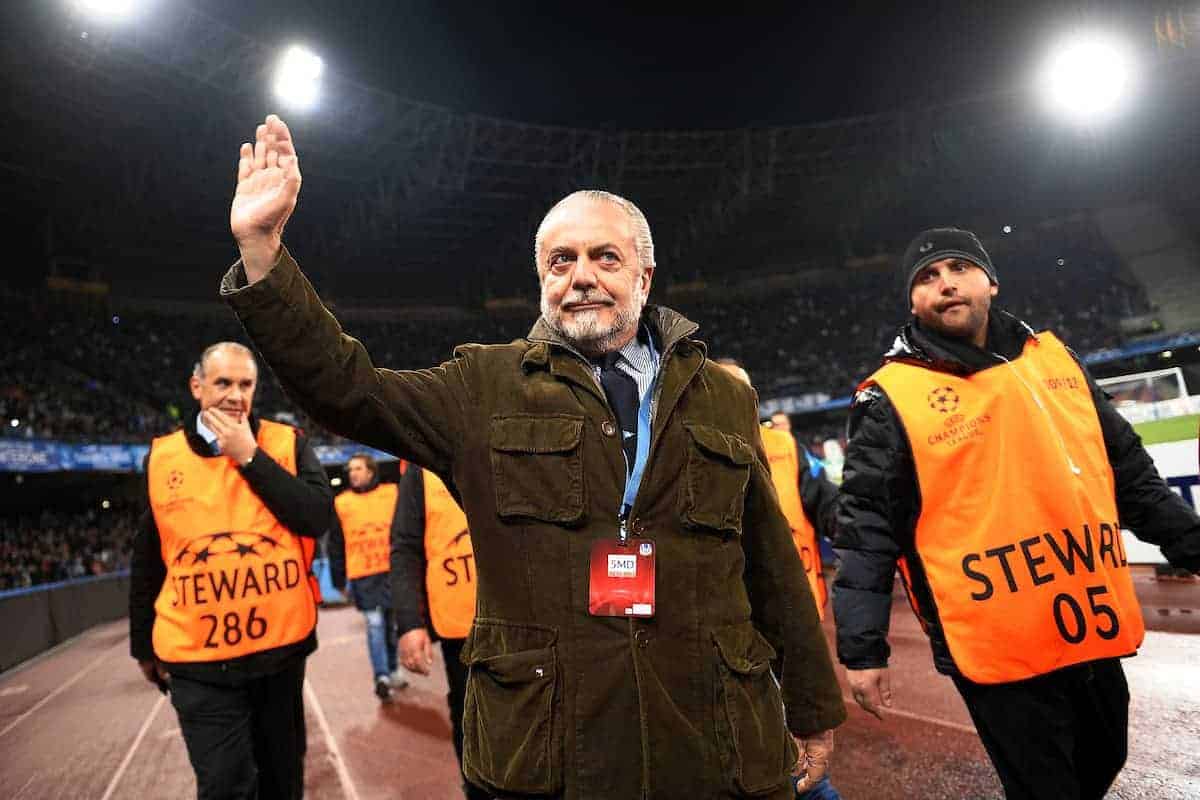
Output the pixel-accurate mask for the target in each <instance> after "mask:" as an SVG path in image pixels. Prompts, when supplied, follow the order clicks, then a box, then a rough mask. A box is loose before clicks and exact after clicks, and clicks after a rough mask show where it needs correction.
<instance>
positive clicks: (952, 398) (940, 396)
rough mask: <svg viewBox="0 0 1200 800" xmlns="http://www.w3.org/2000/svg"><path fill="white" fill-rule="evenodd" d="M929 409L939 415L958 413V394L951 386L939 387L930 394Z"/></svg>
mask: <svg viewBox="0 0 1200 800" xmlns="http://www.w3.org/2000/svg"><path fill="white" fill-rule="evenodd" d="M929 407H930V408H932V409H933V410H934V411H936V412H938V413H939V414H953V413H954V412H955V411H958V392H956V391H954V389H952V388H950V387H949V386H939V387H938V388H936V389H934V390H933V391H932V392H930V393H929Z"/></svg>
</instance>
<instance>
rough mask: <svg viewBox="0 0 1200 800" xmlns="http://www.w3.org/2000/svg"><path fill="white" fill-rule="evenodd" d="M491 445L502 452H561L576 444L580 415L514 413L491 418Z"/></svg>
mask: <svg viewBox="0 0 1200 800" xmlns="http://www.w3.org/2000/svg"><path fill="white" fill-rule="evenodd" d="M491 435H492V439H491V442H492V448H493V449H494V450H500V451H502V452H506V453H565V452H567V451H569V450H574V449H575V448H576V447H578V446H579V440H580V439H581V438H582V437H583V417H566V416H546V415H540V414H516V415H513V416H506V417H492V432H491Z"/></svg>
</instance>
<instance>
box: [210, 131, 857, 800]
mask: <svg viewBox="0 0 1200 800" xmlns="http://www.w3.org/2000/svg"><path fill="white" fill-rule="evenodd" d="M299 189H300V171H299V165H298V161H297V155H296V151H295V148H294V146H293V142H292V139H291V135H290V133H289V132H288V129H287V127H286V125H285V124H284V123H283V122H282V121H281V120H280V119H279V118H278V117H275V116H271V117H268V118H267V120H266V122H265V123H264V124H263V125H260V126H259V127H258V131H257V136H256V142H255V143H254V144H249V143H247V144H244V145H242V151H241V160H240V163H239V167H238V188H237V193H236V196H235V197H234V201H233V208H232V213H231V219H230V222H231V228H232V230H233V234H234V238H235V239H236V240H237V243H238V247H239V249H240V251H241V255H242V258H241V261H240V262H239V263H237V264H235V265H234V267H233V268H232V269H231V270H230V271H229V272H228V274H227V275H226V277H225V279H224V282H223V285H222V293H223V295H224V296H225V299H226V301H227V302H228V303H229V304H230V306H232V308H233V309H234V311H235V312H236V313H237V315H238V316H239V317H240V318H241V320H242V323H243V324H244V325H245V327H246V330H247V331H248V332H249V334H250V336H251V337H252V338H253V339H254V341H255V343H256V344H257V346H258V347H259V348H260V350H261V352H262V353H263V356H264V357H265V359H266V360H267V362H268V363H269V364H270V365H271V367H272V369H274V371H275V373H276V375H278V376H279V379H280V381H281V382H282V383H283V385H284V387H285V388H286V390H287V392H288V393H289V395H290V396H291V397H292V398H294V399H295V400H296V402H298V403H299V405H300V406H301V407H303V408H304V409H305V411H307V412H308V413H309V414H310V415H312V417H313V418H314V419H316V420H317V421H318V422H320V423H321V424H322V425H324V426H326V427H328V428H329V429H330V430H332V431H335V432H337V433H339V434H341V435H344V436H347V437H350V438H353V439H355V440H357V441H360V442H363V443H365V444H369V445H372V446H374V447H377V448H380V449H382V450H386V451H390V452H392V453H395V454H396V455H398V456H400V457H402V458H405V459H408V460H410V461H412V462H414V463H416V464H418V465H420V466H423V467H426V468H428V469H429V470H431V471H432V472H433V473H434V474H436V475H437V476H438V478H440V479H441V480H442V481H443V482H444V483H445V484H446V486H447V487H448V488H449V489H450V491H451V492H452V494H453V495H454V496H455V498H456V499H458V500H459V501H460V503H461V505H462V508H463V510H464V511H465V512H466V516H467V519H468V523H469V526H470V530H471V536H472V539H473V543H474V550H475V560H476V564H477V578H478V589H477V591H478V599H477V606H476V617H475V622H474V625H473V627H472V630H471V633H470V635H469V637H468V639H467V642H466V644H465V646H464V647H463V652H462V659H463V661H464V663H466V664H467V665H469V668H470V678H469V682H468V687H467V693H466V702H465V708H464V716H463V729H464V733H463V739H464V741H463V768H464V772H465V774H466V777H467V779H468V780H469V781H470V782H471V783H473V784H476V785H478V786H481V787H483V788H484V789H486V790H488V791H490V792H492V793H494V794H499V795H503V796H506V797H508V796H513V795H517V796H521V795H537V796H552V797H564V798H572V799H574V798H579V799H580V800H582V799H583V798H604V799H605V800H613V799H614V798H630V800H633V799H634V798H655V799H656V800H657V799H659V798H663V799H665V798H696V797H704V798H715V797H748V796H754V797H772V798H780V799H781V800H782V798H787V797H791V796H792V795H793V792H794V791H795V786H797V785H799V787H800V788H802V789H803V788H806V787H807V786H809V785H810V784H811V783H815V782H816V781H817V780H819V779H820V777H821V776H822V775H823V774H824V772H825V768H826V764H827V762H828V757H829V751H830V749H831V748H832V734H831V733H830V731H831V729H832V728H834V727H835V726H837V725H838V724H839V723H841V722H842V720H843V719H844V717H845V708H844V706H843V703H842V700H841V694H840V691H839V689H838V686H837V683H836V680H835V678H834V674H833V668H832V664H831V662H830V659H829V656H828V653H827V648H826V645H825V641H824V639H823V637H822V634H821V630H820V627H819V623H818V619H817V612H816V606H815V604H814V602H813V600H812V594H811V591H810V589H809V587H808V583H807V581H806V580H805V577H804V570H803V568H802V567H801V564H800V560H799V557H798V556H797V555H796V550H795V548H794V547H793V545H792V540H791V533H790V530H789V527H788V523H787V520H786V519H785V518H784V516H783V514H782V513H781V512H780V509H779V504H778V501H777V500H776V497H775V493H774V491H773V490H772V488H771V476H770V473H769V471H768V467H767V459H766V456H765V454H764V451H763V448H762V444H761V439H760V437H759V434H758V415H757V408H756V406H757V403H756V397H755V395H754V392H753V390H752V389H751V388H750V387H748V386H746V385H745V384H743V383H741V382H740V381H738V380H736V379H735V378H733V377H732V376H730V375H728V374H727V373H725V372H724V371H723V370H721V369H720V368H719V367H716V366H715V365H712V364H710V363H709V362H708V361H707V359H706V357H705V348H704V345H703V343H701V342H700V341H699V340H697V339H695V338H694V335H695V333H696V330H697V326H696V325H695V324H694V323H692V322H690V321H689V320H687V319H685V318H684V317H682V316H681V315H679V314H677V313H676V312H674V311H671V310H670V309H667V308H661V307H654V306H647V305H645V301H646V297H647V295H648V294H649V292H650V286H651V280H652V278H653V276H654V269H655V266H654V245H653V240H652V238H651V235H650V228H649V225H648V224H647V222H646V219H645V217H644V216H643V215H642V213H641V212H640V211H639V210H638V209H637V207H636V206H634V205H633V203H631V202H629V201H628V200H625V199H623V198H620V197H617V196H615V195H611V194H608V193H605V192H595V191H589V192H577V193H575V194H572V195H570V196H568V197H566V198H565V199H563V200H562V201H560V202H559V203H558V204H557V205H555V206H554V207H553V208H552V209H551V210H550V212H549V213H548V214H547V215H546V217H545V219H544V220H543V221H542V224H541V226H540V228H539V230H538V234H537V237H536V241H535V258H536V267H537V274H538V279H539V281H540V284H541V311H542V314H541V318H540V319H539V320H538V321H537V322H536V324H535V325H534V326H533V328H532V330H531V331H530V332H529V334H528V335H527V336H526V337H525V338H524V339H520V340H517V341H515V342H512V343H510V344H505V345H491V346H485V345H463V346H461V347H459V348H458V349H457V350H456V351H455V353H454V357H453V358H452V359H451V360H450V361H448V362H446V363H444V364H441V365H439V366H436V367H433V368H432V369H424V370H414V371H392V370H388V369H382V368H377V367H376V366H375V365H374V364H373V363H372V362H371V359H370V357H369V356H368V354H367V352H366V350H365V349H364V348H363V346H362V345H361V344H360V343H359V342H358V341H356V340H355V339H353V338H351V337H349V336H346V335H345V334H343V333H342V330H341V327H340V326H339V325H338V323H337V320H335V319H334V318H333V316H332V315H331V314H330V313H329V311H328V310H326V309H325V307H324V306H323V305H322V303H321V301H320V299H319V298H318V297H317V294H316V292H315V291H314V290H313V288H312V285H311V284H310V283H309V282H308V280H307V279H306V278H305V277H304V275H303V274H302V273H301V272H300V270H299V268H298V267H297V265H296V262H295V261H294V260H293V259H292V257H291V255H290V254H289V253H288V252H287V250H286V249H284V248H283V246H282V243H281V240H282V233H283V228H284V225H285V223H286V222H287V220H288V217H289V216H290V215H291V212H292V210H293V209H294V208H295V204H296V199H297V197H298V194H299ZM773 666H775V667H776V668H777V669H778V674H779V676H780V678H779V681H778V682H777V681H776V679H775V677H774V671H773V669H772V667H773Z"/></svg>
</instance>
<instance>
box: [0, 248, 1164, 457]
mask: <svg viewBox="0 0 1200 800" xmlns="http://www.w3.org/2000/svg"><path fill="white" fill-rule="evenodd" d="M1060 259H1061V261H1060ZM999 266H1000V268H999V273H1000V279H1001V286H1002V288H1001V295H1000V300H999V301H998V304H999V306H1000V307H1002V308H1006V309H1008V310H1010V311H1012V312H1013V313H1014V314H1016V315H1017V316H1019V317H1021V318H1022V319H1025V320H1026V321H1028V322H1029V323H1030V324H1031V325H1033V326H1034V328H1035V329H1040V328H1051V329H1053V330H1055V331H1056V332H1058V333H1059V334H1060V335H1061V336H1062V337H1063V338H1064V339H1065V340H1066V341H1067V342H1068V343H1069V344H1070V345H1071V346H1072V347H1074V348H1075V349H1076V350H1077V351H1080V352H1088V351H1089V350H1092V349H1096V348H1100V347H1109V346H1112V345H1114V344H1117V343H1119V339H1120V336H1119V332H1118V321H1119V319H1120V318H1121V317H1123V316H1128V315H1131V314H1135V313H1141V312H1143V311H1144V310H1145V300H1144V297H1143V295H1142V293H1141V291H1140V290H1139V288H1138V287H1136V286H1133V285H1131V284H1129V283H1128V282H1127V281H1125V280H1123V279H1122V278H1121V277H1120V275H1119V272H1118V270H1117V269H1115V267H1114V265H1113V264H1112V262H1111V261H1110V260H1108V259H1106V258H1105V257H1104V255H1103V254H1102V253H1100V252H1097V251H1092V250H1089V249H1088V248H1086V247H1075V248H1074V249H1069V248H1068V249H1065V250H1064V249H1060V250H1059V251H1057V252H1050V253H1046V252H1043V251H1041V250H1040V249H1034V248H1031V249H1030V250H1029V251H1028V252H1022V251H1021V250H1020V249H1015V250H1014V251H1013V252H1010V253H1006V257H1005V259H1004V262H1003V263H1002V264H1000V265H999ZM740 288H741V289H742V291H739V292H726V291H723V289H722V287H721V286H720V285H717V284H715V283H714V284H713V285H711V286H710V290H709V292H708V293H707V294H705V295H700V296H698V297H697V296H691V299H687V300H680V301H674V300H672V301H669V302H670V304H672V305H675V306H677V307H678V308H679V310H681V311H682V312H683V313H685V314H687V315H688V316H689V317H691V318H692V319H694V320H696V321H697V322H698V323H700V326H701V334H700V335H701V337H702V338H703V339H704V340H705V341H706V342H707V344H708V350H709V353H710V354H712V355H722V356H732V357H735V358H738V359H739V360H740V361H742V363H743V364H745V366H746V368H747V369H748V370H749V371H750V373H751V375H752V376H753V378H754V381H755V384H756V385H757V386H758V388H759V390H760V392H761V393H763V394H765V395H768V396H769V395H770V394H772V393H774V394H779V393H781V392H787V393H790V394H810V393H811V394H824V395H828V396H831V397H842V396H846V395H848V394H850V393H851V392H852V391H853V388H854V386H855V385H856V384H857V382H858V381H860V380H861V379H862V378H863V377H865V376H866V375H867V374H869V373H870V372H871V371H872V370H873V369H874V368H875V367H876V366H877V365H878V364H879V360H880V356H881V355H882V353H883V352H884V351H885V350H886V349H887V348H888V346H889V345H890V343H891V341H892V339H893V337H894V336H895V333H896V330H897V328H898V326H899V324H900V323H902V322H903V321H904V319H905V316H906V315H905V309H903V308H902V307H901V303H900V298H899V292H898V290H897V287H896V286H895V285H894V281H893V280H892V278H891V276H890V275H889V274H887V273H878V272H871V273H868V272H864V273H854V272H852V271H845V272H844V273H843V274H842V275H841V276H840V278H839V279H833V280H830V281H829V282H827V283H825V284H819V285H815V286H813V285H809V286H804V287H802V288H790V289H783V290H776V291H771V292H767V293H757V294H756V293H755V292H753V291H752V290H751V291H745V289H746V287H745V286H744V285H743V286H742V287H740ZM659 291H661V290H659ZM531 313H532V312H531ZM532 321H533V320H532V319H525V318H516V317H512V316H508V317H494V316H489V315H487V314H485V313H482V312H478V313H471V314H467V315H465V319H455V320H439V321H415V320H403V319H400V320H395V319H394V320H390V321H382V320H371V321H357V320H355V319H354V318H353V316H352V315H347V316H346V319H344V324H345V327H346V329H347V330H348V331H349V332H350V333H351V334H353V335H355V336H357V337H359V338H360V339H362V340H363V342H364V344H365V345H366V346H367V348H368V350H369V351H370V352H371V353H372V355H373V356H374V358H375V360H376V363H377V364H378V365H380V366H387V367H395V368H418V367H426V366H430V365H432V364H435V363H438V362H440V361H442V360H445V359H446V358H448V357H449V356H450V353H451V351H452V348H453V347H454V345H455V344H458V343H460V342H465V341H483V342H497V341H509V340H511V339H513V338H516V337H518V336H521V335H523V334H524V333H525V332H526V331H527V330H528V327H529V325H530V324H531V323H532ZM0 325H3V326H4V328H5V329H6V330H7V331H8V332H9V333H11V334H14V335H13V336H12V337H11V338H12V341H14V342H16V346H15V348H13V349H10V350H9V351H8V352H7V353H5V354H4V355H3V356H2V357H0V411H2V412H3V414H4V417H3V422H0V431H2V432H0V435H3V436H9V437H12V436H18V437H30V438H33V437H41V438H53V439H62V440H73V441H80V440H84V441H138V442H145V441H146V440H148V439H149V438H150V437H152V436H154V435H158V434H161V433H165V432H167V431H169V430H171V429H172V428H173V427H174V426H176V425H177V424H178V422H179V420H180V419H181V417H182V416H183V415H185V414H186V413H187V411H188V410H189V409H190V407H191V402H192V401H191V398H190V396H189V395H188V392H187V388H186V386H187V377H188V375H189V374H190V371H191V368H192V364H193V363H194V360H195V358H196V355H197V354H198V353H199V352H200V351H201V350H202V349H203V348H204V347H205V346H206V345H207V344H210V343H212V342H215V341H219V340H223V339H234V340H242V339H244V336H243V334H242V332H241V329H240V327H239V326H238V324H237V323H236V321H235V320H234V318H233V316H232V315H231V314H229V313H228V311H226V310H224V309H223V308H220V307H219V306H216V305H214V306H213V307H212V308H211V310H210V311H207V312H203V313H188V314H167V313H156V312H140V313H136V314H125V315H123V316H117V315H113V314H111V313H108V312H104V313H100V312H95V311H93V312H90V313H81V312H80V311H79V310H77V309H65V308H62V307H58V306H56V305H55V304H54V303H52V302H49V301H48V300H46V299H45V298H42V299H39V300H34V299H32V298H24V299H23V301H21V302H8V303H6V304H5V308H4V310H3V311H2V312H0ZM256 405H257V408H258V410H259V412H260V413H261V414H264V415H266V416H278V415H280V414H283V415H286V416H285V418H286V419H289V420H295V421H297V422H298V423H299V424H301V425H302V426H304V427H306V428H307V429H309V430H310V432H312V433H313V434H314V435H315V436H316V437H317V439H318V440H320V441H329V440H331V437H330V436H329V435H328V434H327V433H325V432H323V431H320V430H317V429H315V428H313V426H311V424H308V421H307V420H306V419H305V418H304V417H303V416H302V415H300V414H299V413H297V412H296V410H295V409H294V408H293V407H291V406H290V404H289V403H288V401H287V399H286V398H285V397H284V395H283V393H282V392H281V391H280V389H279V387H278V385H277V384H276V383H275V381H274V379H273V377H272V376H271V375H270V373H269V371H267V370H264V373H263V376H262V378H261V380H260V388H259V392H258V397H257V399H256Z"/></svg>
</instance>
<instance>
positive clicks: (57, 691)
mask: <svg viewBox="0 0 1200 800" xmlns="http://www.w3.org/2000/svg"><path fill="white" fill-rule="evenodd" d="M123 645H124V642H122V643H120V644H118V645H116V646H115V647H112V648H110V649H109V651H108V652H107V653H105V654H103V655H102V656H100V657H99V658H97V659H96V660H95V661H93V662H92V663H91V664H89V665H88V666H86V667H84V668H83V669H81V670H79V672H76V673H75V675H74V676H72V678H71V679H70V680H69V681H67V682H66V683H60V684H59V685H58V688H57V689H55V690H54V691H53V692H51V693H50V694H48V695H46V696H45V697H43V698H42V699H41V700H39V701H37V703H35V704H34V705H33V707H32V708H30V709H29V710H28V711H26V712H25V713H24V714H22V715H21V716H19V717H17V718H16V719H14V720H13V721H12V722H10V723H8V725H6V726H5V728H4V730H2V731H0V736H3V735H4V734H6V733H8V732H9V731H11V730H12V729H13V728H15V727H17V726H18V725H20V724H21V723H22V722H24V721H25V720H26V719H27V718H29V717H30V716H32V715H33V714H34V713H35V712H37V710H38V709H39V708H41V707H42V706H44V705H46V703H49V702H50V701H51V700H53V699H54V698H55V697H58V696H59V695H60V694H62V693H63V692H65V691H66V690H67V689H69V688H71V687H72V686H73V685H74V684H75V682H76V681H78V680H79V679H80V678H82V677H83V676H84V675H87V674H88V673H89V672H91V671H92V670H94V669H95V668H96V667H98V666H100V664H102V663H103V662H105V661H107V660H108V657H109V656H111V655H112V654H113V653H115V652H116V651H117V650H119V649H121V647H122V646H123Z"/></svg>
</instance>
